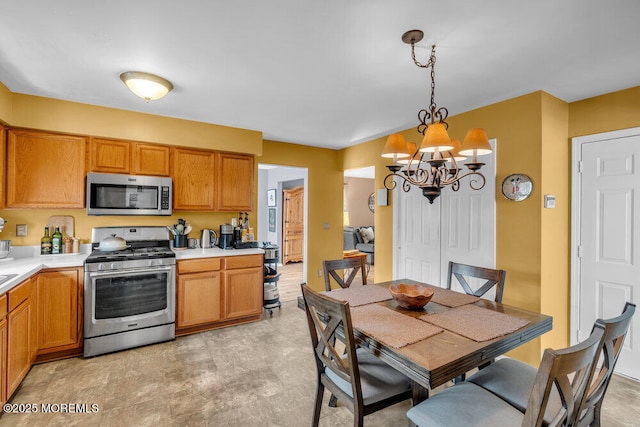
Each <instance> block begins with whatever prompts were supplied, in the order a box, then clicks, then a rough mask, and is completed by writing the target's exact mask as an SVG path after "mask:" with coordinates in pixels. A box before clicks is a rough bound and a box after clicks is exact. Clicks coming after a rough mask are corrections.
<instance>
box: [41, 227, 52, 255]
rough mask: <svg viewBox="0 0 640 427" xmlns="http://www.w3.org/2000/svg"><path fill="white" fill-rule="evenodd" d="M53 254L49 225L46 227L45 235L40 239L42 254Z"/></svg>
mask: <svg viewBox="0 0 640 427" xmlns="http://www.w3.org/2000/svg"><path fill="white" fill-rule="evenodd" d="M50 254H51V236H49V227H45V228H44V236H42V239H40V255H50Z"/></svg>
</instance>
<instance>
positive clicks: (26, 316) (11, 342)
mask: <svg viewBox="0 0 640 427" xmlns="http://www.w3.org/2000/svg"><path fill="white" fill-rule="evenodd" d="M31 322H33V311H32V307H31V299H30V298H29V299H26V300H24V301H23V302H22V303H21V304H20V305H19V306H18V307H17V308H15V309H14V310H13V311H11V312H9V314H8V315H7V396H11V394H12V393H13V392H14V391H15V389H16V388H17V387H18V386H19V385H20V381H22V379H23V378H24V376H25V375H27V372H28V371H29V368H30V367H31V346H30V342H31V331H32V330H31Z"/></svg>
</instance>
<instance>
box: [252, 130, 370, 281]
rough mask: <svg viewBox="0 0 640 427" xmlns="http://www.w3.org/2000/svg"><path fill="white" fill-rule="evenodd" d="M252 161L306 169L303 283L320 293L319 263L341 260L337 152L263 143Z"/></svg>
mask: <svg viewBox="0 0 640 427" xmlns="http://www.w3.org/2000/svg"><path fill="white" fill-rule="evenodd" d="M256 160H257V162H259V163H269V164H276V165H283V166H294V167H300V168H307V169H308V182H307V185H308V187H307V194H308V206H307V210H308V218H307V219H308V225H307V230H308V236H307V242H308V247H307V260H306V268H307V283H308V284H309V285H310V286H311V287H313V288H314V289H316V290H324V279H322V278H321V277H318V270H322V260H325V259H341V258H342V246H343V243H342V242H343V239H342V236H343V233H342V220H343V216H342V197H343V192H342V189H343V170H342V165H341V163H340V161H339V160H340V156H339V152H338V151H336V150H328V149H324V148H314V147H307V146H303V145H297V144H286V143H282V142H275V141H267V140H265V141H264V147H263V153H262V156H259V157H257V158H256ZM325 226H326V228H325ZM376 275H377V272H376Z"/></svg>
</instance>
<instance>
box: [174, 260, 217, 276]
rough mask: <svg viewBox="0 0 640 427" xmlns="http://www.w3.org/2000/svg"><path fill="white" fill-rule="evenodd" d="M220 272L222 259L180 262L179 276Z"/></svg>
mask: <svg viewBox="0 0 640 427" xmlns="http://www.w3.org/2000/svg"><path fill="white" fill-rule="evenodd" d="M216 270H220V258H196V259H184V260H180V261H178V274H184V273H198V272H201V271H216Z"/></svg>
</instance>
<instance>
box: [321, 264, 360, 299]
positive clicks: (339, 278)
mask: <svg viewBox="0 0 640 427" xmlns="http://www.w3.org/2000/svg"><path fill="white" fill-rule="evenodd" d="M322 267H323V270H324V287H325V290H326V291H327V292H328V291H330V290H331V278H333V280H334V281H335V282H336V283H337V284H338V286H340V287H341V288H348V287H349V286H351V284H352V283H353V281H354V279H355V278H356V277H357V276H358V274H361V275H362V284H363V285H366V284H367V271H366V269H365V268H366V263H365V261H364V258H363V257H354V258H346V259H336V260H325V261H323V262H322ZM345 274H346V278H345Z"/></svg>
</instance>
